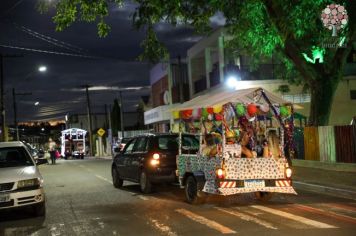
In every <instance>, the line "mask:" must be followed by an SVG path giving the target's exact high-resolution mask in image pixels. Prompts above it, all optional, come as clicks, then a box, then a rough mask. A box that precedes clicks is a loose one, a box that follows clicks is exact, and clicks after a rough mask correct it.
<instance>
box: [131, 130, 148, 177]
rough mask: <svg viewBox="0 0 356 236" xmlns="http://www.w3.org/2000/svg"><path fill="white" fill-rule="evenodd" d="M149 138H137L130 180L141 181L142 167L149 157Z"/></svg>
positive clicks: (132, 156) (132, 157)
mask: <svg viewBox="0 0 356 236" xmlns="http://www.w3.org/2000/svg"><path fill="white" fill-rule="evenodd" d="M147 139H148V138H147V137H139V138H137V140H136V142H135V145H134V147H133V152H132V153H133V154H132V155H131V157H130V164H129V165H130V167H129V171H130V173H129V175H130V178H131V179H133V180H136V181H139V173H140V167H141V165H142V163H143V162H144V159H145V156H146V155H147V147H146V146H147Z"/></svg>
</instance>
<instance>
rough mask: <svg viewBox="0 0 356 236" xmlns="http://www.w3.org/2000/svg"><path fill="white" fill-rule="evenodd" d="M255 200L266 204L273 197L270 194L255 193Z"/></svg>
mask: <svg viewBox="0 0 356 236" xmlns="http://www.w3.org/2000/svg"><path fill="white" fill-rule="evenodd" d="M255 196H256V199H257V200H258V201H261V202H268V201H269V200H271V198H272V197H273V193H271V192H255Z"/></svg>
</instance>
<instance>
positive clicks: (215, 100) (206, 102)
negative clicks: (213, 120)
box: [173, 88, 303, 111]
mask: <svg viewBox="0 0 356 236" xmlns="http://www.w3.org/2000/svg"><path fill="white" fill-rule="evenodd" d="M260 90H263V91H264V92H265V94H266V95H267V97H268V98H269V100H270V101H271V103H272V104H290V102H288V101H287V100H284V99H283V98H281V97H279V96H277V95H274V94H273V93H271V92H269V91H267V90H265V89H263V88H248V89H241V90H228V89H217V90H214V91H211V92H209V93H206V94H204V95H201V96H198V97H195V98H193V99H192V100H189V101H187V102H185V103H182V104H180V105H178V106H176V107H175V108H174V109H173V110H175V111H180V110H187V109H194V108H201V107H212V106H215V105H224V104H226V103H229V102H232V103H239V102H240V103H245V104H248V103H254V102H256V99H257V103H259V104H266V101H265V100H264V99H263V97H262V96H261V93H260V92H259V91H260ZM293 106H294V108H295V109H302V108H303V107H301V106H299V105H295V104H293Z"/></svg>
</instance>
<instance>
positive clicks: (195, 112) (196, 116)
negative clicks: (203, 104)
mask: <svg viewBox="0 0 356 236" xmlns="http://www.w3.org/2000/svg"><path fill="white" fill-rule="evenodd" d="M200 116H201V108H195V109H194V110H193V113H192V118H193V119H199V118H200Z"/></svg>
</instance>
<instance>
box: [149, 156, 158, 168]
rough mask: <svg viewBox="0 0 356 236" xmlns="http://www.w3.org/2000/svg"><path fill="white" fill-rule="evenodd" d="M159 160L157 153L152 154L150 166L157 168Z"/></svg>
mask: <svg viewBox="0 0 356 236" xmlns="http://www.w3.org/2000/svg"><path fill="white" fill-rule="evenodd" d="M159 159H160V155H159V153H154V154H153V155H152V159H151V162H150V163H151V165H152V166H157V165H159Z"/></svg>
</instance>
